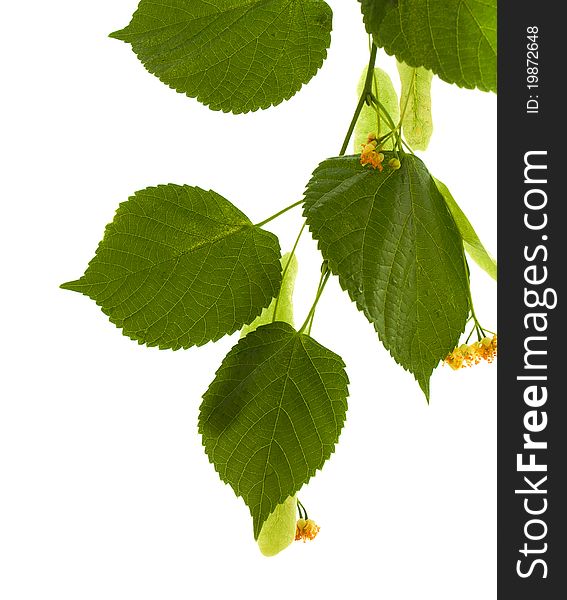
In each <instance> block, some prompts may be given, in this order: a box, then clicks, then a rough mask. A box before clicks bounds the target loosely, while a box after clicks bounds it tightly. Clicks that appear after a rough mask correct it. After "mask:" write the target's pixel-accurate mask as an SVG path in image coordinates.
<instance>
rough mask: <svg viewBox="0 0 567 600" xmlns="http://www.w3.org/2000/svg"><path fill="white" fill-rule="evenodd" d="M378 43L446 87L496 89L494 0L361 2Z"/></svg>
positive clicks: (375, 40) (366, 0)
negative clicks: (425, 71) (429, 74)
mask: <svg viewBox="0 0 567 600" xmlns="http://www.w3.org/2000/svg"><path fill="white" fill-rule="evenodd" d="M359 2H360V3H361V7H362V13H363V15H364V22H365V24H366V30H367V31H368V33H370V34H372V36H373V39H374V42H375V43H376V44H377V45H378V46H380V47H381V48H384V50H386V52H387V53H388V54H393V55H395V56H396V58H398V60H401V61H403V62H405V63H407V64H408V65H410V66H412V67H425V68H426V69H430V70H431V71H433V72H434V73H435V74H436V75H438V76H439V77H440V78H441V79H443V80H445V81H447V82H448V83H455V84H457V85H459V86H461V87H466V88H475V87H477V88H479V89H481V90H483V91H493V92H495V91H496V0H428V1H427V2H424V1H423V0H396V1H394V0H359Z"/></svg>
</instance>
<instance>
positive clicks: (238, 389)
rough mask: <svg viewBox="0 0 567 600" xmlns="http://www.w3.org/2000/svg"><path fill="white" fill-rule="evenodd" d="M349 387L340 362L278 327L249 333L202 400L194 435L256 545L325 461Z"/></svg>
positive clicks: (338, 429) (307, 340)
mask: <svg viewBox="0 0 567 600" xmlns="http://www.w3.org/2000/svg"><path fill="white" fill-rule="evenodd" d="M347 386H348V378H347V375H346V373H345V369H344V363H343V361H342V359H341V358H340V357H339V356H337V355H336V354H335V353H334V352H331V351H330V350H328V349H327V348H324V347H323V346H321V344H319V343H317V342H316V341H315V340H314V339H313V338H311V337H310V336H308V335H306V334H303V333H298V332H297V331H295V330H294V329H293V327H291V326H290V325H288V324H287V323H282V322H279V321H276V322H274V323H270V324H269V325H263V326H261V327H259V328H258V329H256V331H253V332H251V333H249V334H248V335H247V336H246V337H244V338H242V339H241V340H240V341H239V342H238V344H236V346H234V348H232V350H231V351H230V352H229V353H228V354H227V356H226V357H225V359H224V360H223V362H222V364H221V366H220V368H219V370H218V371H217V373H216V376H215V379H214V381H213V382H212V383H211V385H210V386H209V389H208V390H207V391H206V393H205V394H204V396H203V402H202V404H201V408H200V415H199V432H200V433H201V435H202V439H203V445H204V447H205V452H206V453H207V455H208V457H209V460H210V461H211V462H212V463H213V465H214V467H215V469H216V470H217V472H218V473H219V475H220V478H221V479H222V480H223V481H225V482H226V483H228V484H230V486H231V487H232V489H233V490H234V492H235V494H236V495H237V496H241V497H242V498H243V499H244V502H245V503H246V504H247V505H248V508H249V509H250V513H251V515H252V519H253V526H254V538H255V539H258V536H259V534H260V531H261V529H262V525H263V524H264V522H265V521H266V519H267V518H268V517H269V515H270V514H271V513H272V512H273V511H274V510H275V509H276V507H277V506H278V505H279V504H282V503H283V502H284V501H285V500H286V499H287V498H288V497H289V496H294V495H295V494H296V493H297V491H298V490H299V489H300V488H301V486H302V485H303V484H305V483H307V482H308V481H309V479H310V478H311V477H313V475H315V473H316V471H317V470H318V469H321V468H322V467H323V464H324V463H325V461H326V460H327V459H328V458H329V457H330V456H331V454H332V452H333V451H334V448H335V444H336V443H337V441H338V438H339V434H340V432H341V429H342V427H343V424H344V420H345V417H346V410H347V400H346V399H347V395H348V389H347Z"/></svg>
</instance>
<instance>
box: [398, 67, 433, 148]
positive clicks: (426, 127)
mask: <svg viewBox="0 0 567 600" xmlns="http://www.w3.org/2000/svg"><path fill="white" fill-rule="evenodd" d="M398 72H399V74H400V81H401V84H402V95H401V98H400V110H401V111H402V114H403V115H404V120H403V125H402V128H403V129H402V131H403V134H404V138H405V139H406V142H407V143H408V144H409V145H410V146H411V147H412V148H413V150H427V146H429V140H430V139H431V134H432V133H433V117H432V115H431V79H432V78H433V73H432V72H431V71H428V70H427V69H424V68H423V67H410V66H409V65H406V64H405V63H403V62H399V61H398Z"/></svg>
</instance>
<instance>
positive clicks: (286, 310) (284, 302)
mask: <svg viewBox="0 0 567 600" xmlns="http://www.w3.org/2000/svg"><path fill="white" fill-rule="evenodd" d="M281 264H282V272H283V279H282V285H281V289H280V293H279V299H278V298H274V299H273V300H272V302H271V303H270V306H268V308H265V309H264V310H263V311H262V314H261V315H260V316H259V317H256V318H255V319H254V321H252V323H250V325H245V326H244V327H243V328H242V333H241V336H240V337H244V336H245V335H248V334H249V333H250V332H251V331H255V330H256V329H258V327H260V326H261V325H267V324H268V323H271V322H272V321H283V322H284V323H289V324H290V325H291V326H292V327H293V290H294V287H295V278H296V277H297V258H296V256H295V254H293V255H292V254H290V253H289V252H288V253H287V254H284V255H283V256H282V259H281ZM276 305H277V315H276V317H277V318H274V310H276Z"/></svg>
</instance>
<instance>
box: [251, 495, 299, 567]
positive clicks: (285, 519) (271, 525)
mask: <svg viewBox="0 0 567 600" xmlns="http://www.w3.org/2000/svg"><path fill="white" fill-rule="evenodd" d="M296 523H297V497H296V496H293V497H291V496H290V497H289V498H288V499H287V500H286V501H285V502H284V503H283V504H278V505H277V506H276V508H275V510H274V512H273V513H272V514H271V515H270V516H269V517H268V518H267V519H266V521H265V523H264V525H262V530H261V531H260V535H259V536H258V547H259V548H260V552H261V553H262V554H263V555H264V556H275V555H276V554H279V553H280V552H281V551H282V550H285V549H286V548H287V547H288V546H289V545H291V544H292V543H293V541H294V540H295V528H296Z"/></svg>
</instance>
